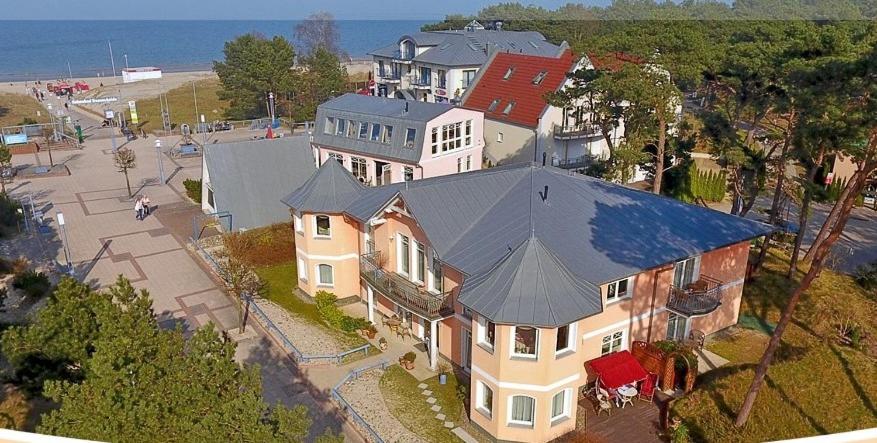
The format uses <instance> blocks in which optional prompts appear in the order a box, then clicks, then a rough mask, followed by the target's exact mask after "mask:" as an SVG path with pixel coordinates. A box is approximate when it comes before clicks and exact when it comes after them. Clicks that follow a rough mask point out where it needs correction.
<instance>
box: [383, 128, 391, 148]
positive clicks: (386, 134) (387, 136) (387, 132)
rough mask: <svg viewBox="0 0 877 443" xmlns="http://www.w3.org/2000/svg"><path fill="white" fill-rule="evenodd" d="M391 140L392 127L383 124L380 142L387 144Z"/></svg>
mask: <svg viewBox="0 0 877 443" xmlns="http://www.w3.org/2000/svg"><path fill="white" fill-rule="evenodd" d="M392 140H393V127H392V126H390V125H384V131H383V132H381V143H383V144H385V145H388V144H390V142H391V141H392Z"/></svg>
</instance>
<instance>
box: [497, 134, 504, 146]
mask: <svg viewBox="0 0 877 443" xmlns="http://www.w3.org/2000/svg"><path fill="white" fill-rule="evenodd" d="M504 138H505V135H503V133H502V132H497V133H496V142H497V143H502V141H503V139H504Z"/></svg>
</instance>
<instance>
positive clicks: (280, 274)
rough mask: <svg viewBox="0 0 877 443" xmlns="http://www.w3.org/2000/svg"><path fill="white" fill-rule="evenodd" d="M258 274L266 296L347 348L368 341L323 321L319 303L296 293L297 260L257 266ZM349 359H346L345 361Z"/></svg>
mask: <svg viewBox="0 0 877 443" xmlns="http://www.w3.org/2000/svg"><path fill="white" fill-rule="evenodd" d="M256 274H258V275H259V278H260V279H262V281H263V282H264V283H265V286H266V289H265V294H264V297H265V299H267V300H270V301H272V302H274V303H277V304H278V305H280V306H282V307H283V308H284V309H286V310H287V311H289V312H290V313H292V314H294V315H296V316H298V317H301V318H303V319H305V320H307V321H310V322H311V323H313V324H315V325H317V326H320V327H321V328H323V329H325V330H326V333H327V334H331V335H332V336H333V337H335V339H336V340H338V342H339V343H341V344H342V345H343V346H344V348H345V349H353V348H356V347H359V346H362V345H364V344H366V343H367V341H366V340H365V339H364V338H362V337H360V336H359V335H356V334H346V333H344V332H342V331H339V330H337V329H334V328H332V327H330V326H329V325H328V324H326V322H325V321H323V318H322V317H321V316H320V313H319V312H318V311H317V305H315V304H313V303H308V302H306V301H304V300H302V299H301V298H299V296H298V295H296V294H295V293H294V291H295V289H296V280H295V279H296V275H298V274H297V273H296V269H295V260H292V261H289V262H286V263H281V264H279V265H273V266H263V267H260V268H256ZM375 352H380V350H378V349H377V348H374V349H370V350H369V353H375ZM348 358H349V359H350V361H354V360H357V359H359V358H362V353H359V352H358V353H356V354H355V355H351V356H348ZM347 361H348V360H347V359H345V362H347Z"/></svg>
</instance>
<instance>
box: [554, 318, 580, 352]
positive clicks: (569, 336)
mask: <svg viewBox="0 0 877 443" xmlns="http://www.w3.org/2000/svg"><path fill="white" fill-rule="evenodd" d="M575 347H576V324H575V323H570V324H568V325H564V326H561V327H559V328H557V342H556V343H555V345H554V354H555V355H560V354H563V353H565V352H567V351H574V350H575Z"/></svg>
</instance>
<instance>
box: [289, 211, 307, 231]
mask: <svg viewBox="0 0 877 443" xmlns="http://www.w3.org/2000/svg"><path fill="white" fill-rule="evenodd" d="M292 226H293V228H295V232H301V233H304V232H305V229H304V226H303V223H302V222H301V217H300V216H298V215H296V214H292Z"/></svg>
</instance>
